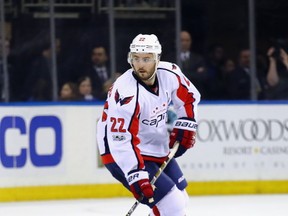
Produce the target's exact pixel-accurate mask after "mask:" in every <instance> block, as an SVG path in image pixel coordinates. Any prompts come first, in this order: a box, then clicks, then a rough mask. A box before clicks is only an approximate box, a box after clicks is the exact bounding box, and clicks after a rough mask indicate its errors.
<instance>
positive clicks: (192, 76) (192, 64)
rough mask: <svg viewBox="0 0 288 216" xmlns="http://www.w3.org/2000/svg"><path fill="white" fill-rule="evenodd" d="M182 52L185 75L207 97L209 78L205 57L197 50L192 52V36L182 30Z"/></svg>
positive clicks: (181, 57)
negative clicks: (206, 87)
mask: <svg viewBox="0 0 288 216" xmlns="http://www.w3.org/2000/svg"><path fill="white" fill-rule="evenodd" d="M180 40H181V53H180V55H181V56H180V59H181V64H182V71H183V73H184V74H185V76H186V77H187V78H188V79H189V80H191V81H192V82H193V84H194V85H195V86H196V87H197V89H198V90H199V91H200V92H201V95H202V97H203V98H204V99H205V98H207V93H206V89H205V86H207V85H206V84H207V83H206V82H207V79H208V74H207V69H206V65H205V61H204V58H203V57H202V56H201V55H200V54H197V53H195V52H192V42H193V41H192V37H191V35H190V33H189V32H187V31H182V32H181V34H180Z"/></svg>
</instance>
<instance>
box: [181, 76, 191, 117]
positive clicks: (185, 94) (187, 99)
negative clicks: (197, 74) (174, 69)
mask: <svg viewBox="0 0 288 216" xmlns="http://www.w3.org/2000/svg"><path fill="white" fill-rule="evenodd" d="M177 79H178V82H179V88H178V89H177V96H178V98H179V99H180V100H182V101H183V102H184V108H185V111H186V114H187V117H188V118H195V114H194V105H193V103H194V102H195V98H194V95H193V93H190V92H189V91H188V89H187V87H186V86H185V85H183V84H182V83H181V80H180V77H179V76H177Z"/></svg>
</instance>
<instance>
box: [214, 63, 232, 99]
mask: <svg viewBox="0 0 288 216" xmlns="http://www.w3.org/2000/svg"><path fill="white" fill-rule="evenodd" d="M235 69H236V65H235V62H234V60H233V59H231V58H227V59H226V60H224V62H223V63H222V65H221V66H220V74H219V75H218V89H217V93H218V96H217V98H216V99H220V100H228V99H231V98H230V97H229V88H228V86H229V77H230V76H231V74H232V73H233V72H234V70H235Z"/></svg>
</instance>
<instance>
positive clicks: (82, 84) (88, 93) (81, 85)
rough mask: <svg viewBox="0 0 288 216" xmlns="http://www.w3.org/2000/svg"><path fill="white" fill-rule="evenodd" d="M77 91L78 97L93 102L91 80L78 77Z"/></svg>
mask: <svg viewBox="0 0 288 216" xmlns="http://www.w3.org/2000/svg"><path fill="white" fill-rule="evenodd" d="M78 89H79V94H80V97H81V98H82V99H83V100H85V101H92V100H95V98H94V96H93V94H92V93H93V91H92V82H91V78H90V77H88V76H83V77H80V78H79V80H78Z"/></svg>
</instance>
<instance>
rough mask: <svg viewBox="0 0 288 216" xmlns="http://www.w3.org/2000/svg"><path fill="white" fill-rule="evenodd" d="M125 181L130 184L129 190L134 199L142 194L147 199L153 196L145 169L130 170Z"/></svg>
mask: <svg viewBox="0 0 288 216" xmlns="http://www.w3.org/2000/svg"><path fill="white" fill-rule="evenodd" d="M127 181H128V183H129V185H130V190H131V192H132V193H133V195H134V197H135V198H136V199H139V198H140V197H141V196H142V195H143V196H144V197H145V198H147V199H150V198H152V197H153V195H154V191H153V188H152V185H151V184H150V181H149V176H148V172H147V171H145V170H132V171H130V172H129V173H128V178H127Z"/></svg>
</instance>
